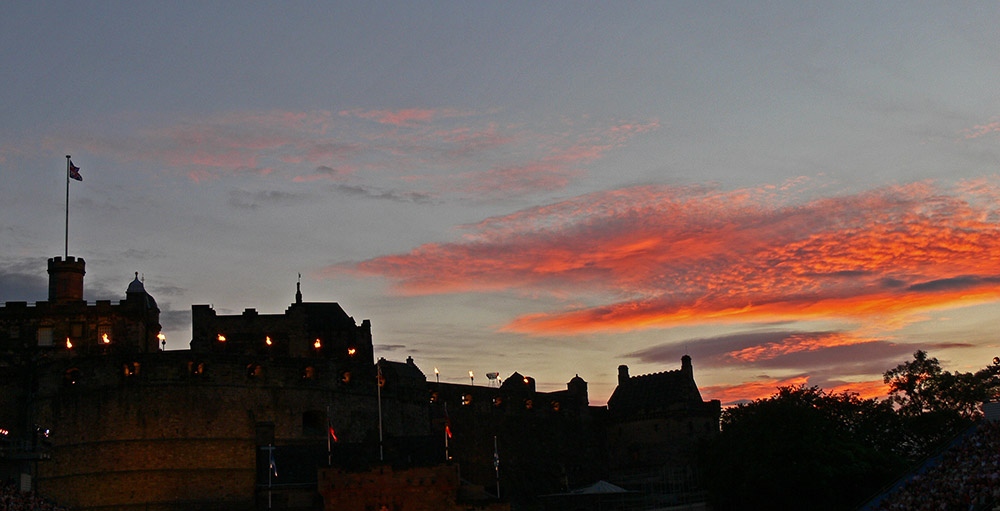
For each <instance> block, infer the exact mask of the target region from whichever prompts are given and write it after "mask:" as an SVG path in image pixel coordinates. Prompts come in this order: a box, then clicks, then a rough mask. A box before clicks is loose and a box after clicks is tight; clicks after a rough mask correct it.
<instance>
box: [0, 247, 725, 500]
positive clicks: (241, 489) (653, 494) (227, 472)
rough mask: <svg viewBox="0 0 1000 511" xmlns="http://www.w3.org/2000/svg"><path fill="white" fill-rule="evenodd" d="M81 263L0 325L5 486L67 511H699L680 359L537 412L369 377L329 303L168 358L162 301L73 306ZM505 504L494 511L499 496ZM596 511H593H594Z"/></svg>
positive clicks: (8, 311) (703, 419) (368, 358)
mask: <svg viewBox="0 0 1000 511" xmlns="http://www.w3.org/2000/svg"><path fill="white" fill-rule="evenodd" d="M85 273H86V272H85V262H84V260H83V259H82V258H74V257H66V259H65V260H64V259H62V258H60V257H55V258H51V259H49V260H48V274H49V294H48V300H47V301H44V302H42V301H40V302H37V303H34V304H28V303H27V302H23V301H20V302H19V301H7V302H6V303H5V304H4V305H3V306H2V307H0V482H2V481H12V482H14V483H15V484H17V485H20V487H21V488H22V489H25V490H27V489H31V490H34V491H36V492H37V493H38V494H40V495H43V496H45V497H47V498H49V499H52V500H54V501H56V502H58V503H60V504H63V505H67V506H71V507H72V509H74V510H97V509H116V510H117V509H121V510H129V509H135V510H139V509H143V510H181V509H184V510H187V509H219V510H221V509H227V510H232V509H248V510H249V509H268V508H273V509H328V510H332V509H357V510H367V509H372V510H378V509H382V508H383V506H384V508H385V509H395V510H403V509H469V508H473V509H507V508H514V509H517V508H519V507H524V506H535V507H537V506H539V505H541V506H544V508H545V509H574V510H575V509H597V507H598V506H601V505H605V506H606V505H607V504H608V503H613V504H614V505H615V506H617V507H616V509H641V508H648V507H649V506H650V505H661V506H666V505H673V504H677V503H684V502H697V501H700V500H703V495H702V494H701V493H700V492H699V491H698V489H697V484H696V481H695V477H694V473H693V470H692V457H693V456H695V455H696V453H697V447H698V445H699V443H700V442H701V441H703V440H706V439H709V438H711V437H712V436H713V435H715V434H716V433H717V432H718V429H719V414H720V403H719V401H703V400H702V398H701V394H700V392H699V391H698V387H697V385H696V384H695V382H694V376H693V368H692V363H691V358H690V357H688V356H684V357H683V358H682V359H681V367H680V369H677V370H672V371H665V372H661V373H656V374H649V375H640V376H630V375H629V372H628V367H627V366H624V365H623V366H620V367H619V376H618V386H617V388H616V389H615V391H614V393H613V394H612V396H611V398H610V399H609V400H608V405H607V406H606V407H605V406H591V405H590V404H589V398H588V393H587V382H586V381H584V380H583V379H582V378H580V377H579V376H574V377H573V378H571V379H569V381H568V382H567V385H566V389H565V390H561V391H555V392H540V391H538V390H537V389H536V388H535V381H534V379H533V378H531V377H530V376H524V375H521V374H519V373H516V372H515V373H513V374H511V375H510V376H509V377H507V378H506V379H503V380H502V384H500V385H497V386H482V385H479V386H474V385H463V384H454V383H439V382H437V381H432V380H428V378H427V377H426V374H425V373H424V372H423V371H422V370H421V369H420V368H419V367H418V366H417V364H416V363H415V362H414V360H413V359H412V358H407V359H406V360H405V361H403V362H395V361H388V360H385V359H379V360H375V359H374V354H373V346H372V333H371V322H370V321H369V320H367V319H366V320H363V321H362V322H361V323H360V324H358V322H357V321H356V320H355V319H354V318H353V317H351V316H349V315H348V314H347V313H346V312H345V311H344V309H343V308H341V306H340V305H339V304H337V303H332V302H327V303H316V302H305V301H303V299H302V292H301V287H300V286H299V285H297V287H296V293H295V298H294V302H293V303H291V304H290V306H289V307H288V308H287V309H286V310H285V311H284V312H283V313H281V314H261V313H258V312H257V311H256V310H255V309H246V310H245V311H244V312H243V313H242V314H236V315H220V314H218V313H217V312H216V311H215V310H214V309H213V308H212V307H210V306H208V305H193V306H192V339H191V343H190V349H188V350H177V351H163V349H162V344H161V338H160V337H158V336H159V334H160V324H159V314H160V311H159V308H158V306H157V304H156V300H155V299H154V298H153V297H152V295H150V294H149V292H147V290H146V289H145V286H144V284H143V282H142V281H141V280H140V279H139V278H138V275H136V276H135V278H134V280H132V281H131V282H129V283H128V285H127V287H126V291H125V298H124V299H122V300H120V301H117V302H113V301H111V300H98V301H96V302H95V303H87V302H86V301H84V299H83V282H84V275H85ZM498 491H499V495H497V493H498ZM605 508H607V507H605Z"/></svg>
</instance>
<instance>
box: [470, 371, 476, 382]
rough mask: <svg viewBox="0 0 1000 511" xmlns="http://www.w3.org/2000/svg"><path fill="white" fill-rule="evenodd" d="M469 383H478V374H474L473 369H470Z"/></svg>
mask: <svg viewBox="0 0 1000 511" xmlns="http://www.w3.org/2000/svg"><path fill="white" fill-rule="evenodd" d="M469 383H470V384H471V385H475V384H476V376H475V375H474V374H472V371H469Z"/></svg>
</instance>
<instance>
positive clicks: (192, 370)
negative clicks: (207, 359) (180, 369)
mask: <svg viewBox="0 0 1000 511" xmlns="http://www.w3.org/2000/svg"><path fill="white" fill-rule="evenodd" d="M188 374H190V375H192V376H198V375H202V374H205V363H204V362H194V361H189V362H188Z"/></svg>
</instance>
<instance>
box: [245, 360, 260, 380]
mask: <svg viewBox="0 0 1000 511" xmlns="http://www.w3.org/2000/svg"><path fill="white" fill-rule="evenodd" d="M262 376H264V367H263V366H261V365H260V364H250V365H248V366H247V378H250V379H251V380H256V379H258V378H260V377H262Z"/></svg>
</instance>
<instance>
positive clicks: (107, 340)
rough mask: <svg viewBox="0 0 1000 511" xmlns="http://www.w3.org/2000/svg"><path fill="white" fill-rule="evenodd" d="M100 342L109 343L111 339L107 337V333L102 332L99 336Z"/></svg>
mask: <svg viewBox="0 0 1000 511" xmlns="http://www.w3.org/2000/svg"><path fill="white" fill-rule="evenodd" d="M101 342H103V343H104V344H111V339H108V334H104V335H102V336H101Z"/></svg>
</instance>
